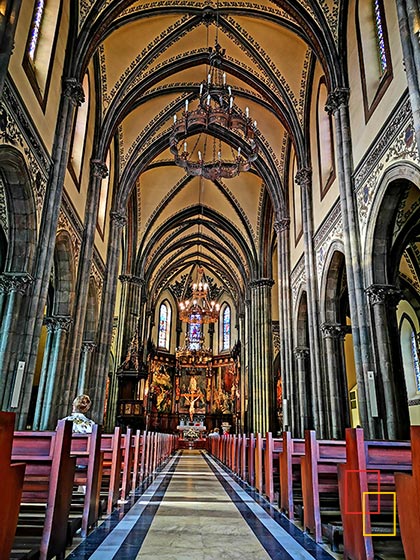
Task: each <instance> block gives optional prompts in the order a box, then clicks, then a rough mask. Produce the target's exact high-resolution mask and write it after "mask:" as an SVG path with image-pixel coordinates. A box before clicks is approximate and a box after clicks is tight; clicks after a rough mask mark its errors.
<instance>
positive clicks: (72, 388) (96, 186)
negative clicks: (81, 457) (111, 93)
mask: <svg viewBox="0 0 420 560" xmlns="http://www.w3.org/2000/svg"><path fill="white" fill-rule="evenodd" d="M107 175H108V169H107V166H106V164H105V163H104V162H103V161H101V160H100V159H91V161H90V176H89V186H88V193H87V199H86V208H85V217H84V225H85V227H84V231H83V238H82V244H81V247H80V256H79V266H78V269H77V280H76V294H77V299H76V306H75V310H74V325H73V329H72V331H73V332H72V335H73V336H72V337H71V348H70V350H69V360H68V363H69V373H68V377H69V378H70V380H71V382H70V383H69V382H68V380H67V382H66V384H65V386H64V387H63V388H62V389H63V390H62V396H61V398H62V399H63V405H64V407H66V406H67V405H68V403H69V402H70V401H71V400H72V399H73V395H74V393H75V392H76V387H77V385H78V373H79V369H80V352H81V346H82V340H83V333H84V328H85V318H86V309H87V301H88V293H89V279H90V274H91V267H92V259H93V247H94V243H95V232H96V224H97V221H98V209H99V198H100V194H101V186H102V180H103V179H105V178H106V177H107ZM63 414H64V412H63Z"/></svg>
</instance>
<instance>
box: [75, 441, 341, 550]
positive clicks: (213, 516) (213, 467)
mask: <svg viewBox="0 0 420 560" xmlns="http://www.w3.org/2000/svg"><path fill="white" fill-rule="evenodd" d="M121 516H122V512H115V513H114V514H113V515H112V516H111V518H110V519H109V520H106V521H105V522H104V523H103V524H102V525H101V526H100V527H99V528H98V529H97V530H96V531H94V533H92V535H90V536H89V537H88V538H87V539H86V541H84V542H83V543H82V544H81V545H80V546H79V547H78V548H76V549H75V550H74V551H73V552H72V553H71V554H70V556H69V557H68V559H69V560H88V559H89V560H111V559H116V560H136V559H139V560H146V559H147V560H151V559H153V560H160V559H161V560H192V559H194V560H231V559H232V560H233V559H241V560H269V559H270V558H271V559H275V560H283V559H284V560H311V559H313V558H317V559H318V560H331V558H332V556H331V555H329V554H328V553H327V552H326V551H325V550H324V549H322V548H321V547H319V546H317V545H315V543H313V541H312V540H311V539H309V538H308V537H306V536H304V535H303V533H302V532H301V531H299V530H298V529H296V528H295V527H294V526H293V525H291V524H290V523H289V522H287V521H286V520H284V519H283V518H282V516H280V515H279V514H276V515H275V518H276V519H273V518H272V517H271V516H270V515H269V513H267V511H265V509H264V508H263V507H261V506H260V505H259V504H257V503H256V502H255V500H254V499H253V498H252V497H251V496H250V495H249V494H248V493H247V492H246V491H245V490H244V489H243V488H242V487H241V486H240V485H239V484H238V483H237V482H235V480H234V479H233V478H232V477H231V476H230V475H229V474H228V473H226V471H225V470H224V469H223V468H222V467H220V466H219V465H218V464H217V462H216V461H214V460H213V459H212V458H211V457H210V456H208V455H207V454H206V453H205V452H201V451H182V452H180V453H179V454H178V455H176V456H175V457H173V458H172V459H171V460H170V461H169V462H168V463H167V465H166V466H165V468H164V469H163V470H162V471H161V472H160V473H159V474H158V476H157V477H156V479H155V480H154V482H153V484H152V485H151V486H149V488H148V489H147V491H146V492H145V493H144V494H142V495H141V497H140V498H139V499H138V500H137V501H136V502H135V503H134V505H133V506H132V507H131V509H129V510H128V511H127V513H126V514H125V515H124V517H123V518H122V519H121ZM119 519H121V520H119ZM278 521H279V522H280V523H279V522H278ZM282 525H284V527H285V528H284V527H282ZM290 533H292V535H293V536H292V535H291V534H290ZM299 543H300V544H299Z"/></svg>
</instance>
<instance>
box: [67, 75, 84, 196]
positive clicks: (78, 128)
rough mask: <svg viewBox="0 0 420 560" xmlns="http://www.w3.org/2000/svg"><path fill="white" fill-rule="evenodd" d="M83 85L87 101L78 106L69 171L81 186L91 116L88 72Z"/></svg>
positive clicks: (77, 184)
mask: <svg viewBox="0 0 420 560" xmlns="http://www.w3.org/2000/svg"><path fill="white" fill-rule="evenodd" d="M82 86H83V93H84V95H85V102H84V103H82V105H81V106H80V107H78V108H77V112H76V117H75V124H74V128H73V136H72V140H71V148H70V154H71V155H70V160H69V171H70V174H71V176H72V177H73V179H74V182H75V183H76V186H77V187H79V186H80V179H81V173H82V165H83V155H84V150H85V145H86V131H87V124H88V118H89V75H88V74H87V73H86V74H85V77H84V78H83V84H82Z"/></svg>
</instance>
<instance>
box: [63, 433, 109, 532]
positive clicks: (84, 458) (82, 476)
mask: <svg viewBox="0 0 420 560" xmlns="http://www.w3.org/2000/svg"><path fill="white" fill-rule="evenodd" d="M101 435H102V429H101V426H98V425H96V424H95V425H94V426H93V427H92V433H90V434H73V436H72V440H71V455H72V456H73V457H76V472H75V476H74V488H73V496H72V504H71V509H70V519H71V521H72V523H71V529H70V531H71V534H70V535H69V537H70V538H71V537H72V536H73V535H74V533H75V531H77V530H78V529H79V528H80V532H81V536H82V537H83V538H84V537H86V536H87V534H88V531H89V529H90V528H91V527H94V526H95V525H96V523H97V521H98V519H99V515H100V490H101V482H102V468H101V465H102V462H103V452H101ZM80 488H82V489H83V490H84V492H80V491H79V489H80Z"/></svg>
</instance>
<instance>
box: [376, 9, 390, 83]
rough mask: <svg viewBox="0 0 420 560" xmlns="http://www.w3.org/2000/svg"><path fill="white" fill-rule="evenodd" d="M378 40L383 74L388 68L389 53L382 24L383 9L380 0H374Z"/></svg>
mask: <svg viewBox="0 0 420 560" xmlns="http://www.w3.org/2000/svg"><path fill="white" fill-rule="evenodd" d="M374 11H375V26H376V41H377V43H378V55H379V64H380V67H381V71H382V74H384V73H385V72H386V68H387V53H386V48H385V39H384V30H383V26H382V10H381V3H380V0H374Z"/></svg>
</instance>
